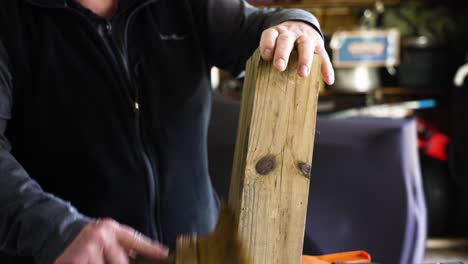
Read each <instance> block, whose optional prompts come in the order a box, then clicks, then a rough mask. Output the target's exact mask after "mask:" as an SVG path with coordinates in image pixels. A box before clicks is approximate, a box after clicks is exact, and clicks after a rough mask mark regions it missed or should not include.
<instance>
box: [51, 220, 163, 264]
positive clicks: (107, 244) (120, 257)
mask: <svg viewBox="0 0 468 264" xmlns="http://www.w3.org/2000/svg"><path fill="white" fill-rule="evenodd" d="M132 252H135V253H136V254H140V255H143V256H145V257H147V258H149V259H153V260H160V259H162V258H165V257H167V253H168V250H167V249H166V248H165V247H163V246H162V245H160V244H158V243H156V242H153V241H151V240H150V239H149V238H147V237H144V236H143V235H141V234H140V233H139V232H137V231H135V230H133V229H131V228H130V227H127V226H123V225H120V224H118V223H117V222H115V221H113V220H111V219H106V220H101V221H96V222H93V223H90V224H88V225H86V226H85V227H84V228H83V229H82V230H81V232H80V233H79V234H78V236H77V237H76V238H75V239H74V240H73V241H72V243H71V244H70V245H69V246H68V247H67V248H66V249H65V251H64V252H63V253H62V255H60V256H59V257H58V258H57V260H56V261H55V262H54V263H55V264H75V263H80V264H81V263H92V264H101V263H102V264H104V263H105V264H128V263H129V258H130V257H131V254H133V253H132Z"/></svg>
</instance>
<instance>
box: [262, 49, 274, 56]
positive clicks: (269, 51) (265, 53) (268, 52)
mask: <svg viewBox="0 0 468 264" xmlns="http://www.w3.org/2000/svg"><path fill="white" fill-rule="evenodd" d="M272 54H273V53H272V52H271V49H264V50H263V56H266V57H271V55H272Z"/></svg>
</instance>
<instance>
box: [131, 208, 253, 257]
mask: <svg viewBox="0 0 468 264" xmlns="http://www.w3.org/2000/svg"><path fill="white" fill-rule="evenodd" d="M220 263H223V264H251V263H252V261H251V260H250V258H249V257H248V254H247V250H246V248H245V246H244V245H243V243H242V240H241V238H240V236H239V233H238V231H237V224H236V218H235V215H234V212H233V210H232V209H231V208H230V207H229V205H228V204H227V203H225V202H222V203H221V207H220V211H219V216H218V223H217V225H216V227H215V229H214V231H213V232H212V233H210V234H207V235H203V236H194V235H182V236H180V237H179V238H178V239H177V245H176V250H175V252H173V253H172V254H171V255H170V256H169V257H168V258H167V259H164V260H159V261H154V260H148V259H145V258H143V257H137V258H136V259H135V260H133V261H132V264H220Z"/></svg>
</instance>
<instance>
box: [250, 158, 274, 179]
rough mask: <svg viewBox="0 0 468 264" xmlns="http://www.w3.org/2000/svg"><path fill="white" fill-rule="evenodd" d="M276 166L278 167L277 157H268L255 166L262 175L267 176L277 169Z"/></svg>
mask: <svg viewBox="0 0 468 264" xmlns="http://www.w3.org/2000/svg"><path fill="white" fill-rule="evenodd" d="M275 165H276V161H275V157H273V156H266V157H263V158H262V159H261V160H259V161H258V162H257V165H256V166H255V170H256V171H257V173H258V174H260V175H267V174H268V173H270V172H271V171H272V170H273V169H274V168H275Z"/></svg>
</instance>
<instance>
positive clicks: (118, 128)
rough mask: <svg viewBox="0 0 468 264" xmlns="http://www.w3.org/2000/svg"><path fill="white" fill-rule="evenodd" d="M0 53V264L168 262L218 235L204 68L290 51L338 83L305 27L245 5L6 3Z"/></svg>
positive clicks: (303, 19)
mask: <svg viewBox="0 0 468 264" xmlns="http://www.w3.org/2000/svg"><path fill="white" fill-rule="evenodd" d="M0 40H1V45H0V251H1V252H2V253H1V255H2V256H0V262H1V263H9V262H10V263H128V261H129V257H130V256H131V255H134V254H142V255H145V256H146V257H150V258H153V259H159V258H163V257H165V256H166V255H167V249H166V248H165V246H163V245H166V246H168V247H169V248H173V247H174V244H175V239H176V237H177V235H179V234H184V233H200V234H202V233H207V232H210V231H211V229H212V228H213V226H214V225H215V223H216V216H217V206H218V202H217V198H216V195H215V193H214V191H213V188H212V186H211V183H210V180H209V175H208V169H207V153H206V134H207V125H208V122H209V112H210V99H211V95H210V91H211V89H210V81H209V72H210V68H211V66H218V67H220V68H223V69H226V70H229V71H230V72H232V73H233V74H236V73H238V72H240V71H241V70H242V68H243V66H244V63H245V61H246V59H247V58H248V57H249V56H250V54H251V53H252V52H253V51H254V49H255V48H256V47H257V46H258V43H260V49H261V53H262V57H263V58H264V59H265V60H272V61H273V63H274V65H275V67H276V68H278V70H280V71H283V70H284V69H285V68H286V65H287V63H288V58H289V54H290V52H291V50H292V49H293V48H294V46H296V47H297V49H298V51H299V54H300V67H299V70H298V74H299V75H300V76H306V75H308V74H309V70H310V67H311V63H312V58H313V54H314V53H317V54H319V55H321V57H322V58H323V60H324V66H323V71H322V72H323V77H324V80H325V81H326V82H327V83H329V84H330V83H332V82H333V70H332V67H331V64H330V60H329V58H328V56H327V54H326V52H325V49H324V46H323V40H322V36H321V34H320V33H319V26H318V23H317V21H316V19H315V18H314V17H313V16H312V15H311V14H309V13H307V12H305V11H301V10H273V9H269V10H258V9H256V8H253V7H251V6H249V5H247V4H246V3H245V2H243V1H240V0H186V1H177V0H119V1H118V0H4V1H2V3H1V4H0ZM59 197H60V198H59ZM156 241H158V242H156ZM19 256H23V257H21V258H20V257H19Z"/></svg>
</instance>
